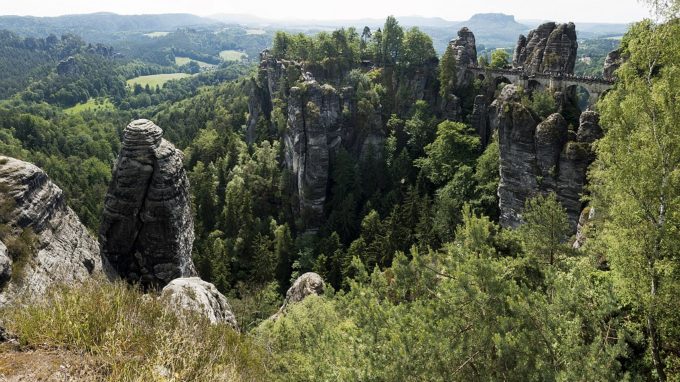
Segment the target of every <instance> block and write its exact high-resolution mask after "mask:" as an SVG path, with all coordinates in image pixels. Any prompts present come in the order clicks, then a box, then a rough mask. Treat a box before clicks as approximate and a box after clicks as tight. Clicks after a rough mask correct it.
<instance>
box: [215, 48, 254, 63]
mask: <svg viewBox="0 0 680 382" xmlns="http://www.w3.org/2000/svg"><path fill="white" fill-rule="evenodd" d="M247 57H248V55H247V54H245V53H243V52H239V51H237V50H223V51H221V52H220V58H221V59H222V60H224V61H241V60H242V59H244V58H247Z"/></svg>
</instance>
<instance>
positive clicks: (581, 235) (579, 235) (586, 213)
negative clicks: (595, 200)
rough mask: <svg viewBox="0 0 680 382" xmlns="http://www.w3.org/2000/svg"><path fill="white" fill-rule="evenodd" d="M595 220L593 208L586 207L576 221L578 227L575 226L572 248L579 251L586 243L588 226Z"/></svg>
mask: <svg viewBox="0 0 680 382" xmlns="http://www.w3.org/2000/svg"><path fill="white" fill-rule="evenodd" d="M593 219H595V208H593V207H586V208H584V209H583V211H582V212H581V216H579V219H578V225H577V226H576V239H575V240H574V243H573V244H572V248H574V249H581V248H582V247H583V245H584V244H585V243H586V240H587V239H588V237H587V233H586V231H587V229H588V224H589V223H590V222H591V221H592V220H593Z"/></svg>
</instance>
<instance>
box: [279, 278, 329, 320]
mask: <svg viewBox="0 0 680 382" xmlns="http://www.w3.org/2000/svg"><path fill="white" fill-rule="evenodd" d="M324 288H325V283H324V281H323V279H322V278H321V276H319V275H318V274H317V273H314V272H307V273H305V274H303V275H302V276H300V277H298V278H297V279H296V280H295V282H294V283H293V285H292V286H291V287H290V288H288V291H287V292H286V299H285V300H284V301H283V305H281V308H280V309H279V311H278V312H277V313H276V314H274V315H273V316H272V317H271V319H273V320H276V319H277V318H278V317H279V316H281V315H283V314H285V312H286V308H288V306H290V305H292V304H295V303H298V302H300V301H302V300H304V299H305V298H307V297H309V296H312V295H315V296H319V295H322V294H323V292H324Z"/></svg>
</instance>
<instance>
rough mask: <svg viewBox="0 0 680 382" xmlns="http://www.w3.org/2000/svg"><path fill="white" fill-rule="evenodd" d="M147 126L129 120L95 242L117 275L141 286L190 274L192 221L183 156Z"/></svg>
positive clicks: (159, 284)
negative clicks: (97, 240) (98, 243)
mask: <svg viewBox="0 0 680 382" xmlns="http://www.w3.org/2000/svg"><path fill="white" fill-rule="evenodd" d="M162 137H163V130H161V128H160V127H158V126H156V125H155V124H154V123H153V122H151V121H148V120H145V119H140V120H136V121H132V122H131V123H130V124H129V125H128V126H127V127H126V128H125V131H124V136H123V146H122V149H121V152H120V154H119V155H118V160H117V162H116V165H115V167H114V170H113V178H112V180H111V184H110V186H109V190H108V192H107V194H106V199H105V201H104V212H103V214H102V223H101V227H100V230H99V242H100V245H101V249H102V254H103V255H105V256H106V257H107V258H108V259H109V261H110V263H111V265H112V266H113V268H114V269H115V270H116V271H117V272H118V274H119V275H120V276H121V277H122V278H124V279H126V280H128V281H130V282H139V283H140V284H141V285H143V286H145V287H151V286H155V287H162V286H165V285H167V284H168V283H169V282H170V281H172V280H173V279H175V278H178V277H188V276H194V275H195V274H196V270H195V268H194V264H193V262H192V260H191V250H192V245H193V241H194V223H193V218H192V215H191V206H190V201H189V181H188V179H187V176H186V173H185V171H184V167H183V165H182V159H183V155H182V153H181V151H179V150H177V149H176V148H175V146H173V145H172V144H171V143H170V142H168V141H166V140H165V139H163V138H162Z"/></svg>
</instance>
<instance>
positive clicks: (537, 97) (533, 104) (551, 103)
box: [527, 90, 557, 119]
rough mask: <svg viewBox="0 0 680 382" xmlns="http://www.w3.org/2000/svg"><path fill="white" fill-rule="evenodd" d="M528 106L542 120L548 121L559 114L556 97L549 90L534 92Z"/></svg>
mask: <svg viewBox="0 0 680 382" xmlns="http://www.w3.org/2000/svg"><path fill="white" fill-rule="evenodd" d="M527 104H528V105H527V106H529V108H531V110H533V111H534V113H536V115H538V116H539V117H540V118H541V119H546V118H548V116H549V115H551V114H553V113H555V112H557V104H556V103H555V96H554V95H553V94H552V93H551V92H550V91H549V90H534V91H533V92H532V93H531V100H530V101H528V102H527Z"/></svg>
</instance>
